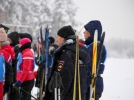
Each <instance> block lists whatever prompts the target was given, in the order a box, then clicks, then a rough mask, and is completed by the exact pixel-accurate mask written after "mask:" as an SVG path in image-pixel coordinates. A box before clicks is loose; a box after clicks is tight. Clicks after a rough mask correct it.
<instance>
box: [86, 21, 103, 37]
mask: <svg viewBox="0 0 134 100" xmlns="http://www.w3.org/2000/svg"><path fill="white" fill-rule="evenodd" d="M84 27H85V29H86V30H87V31H88V32H89V33H90V34H91V37H94V32H95V30H97V31H98V39H100V38H101V33H102V26H101V22H100V21H98V20H92V21H90V22H89V23H87V24H86V25H85V26H84Z"/></svg>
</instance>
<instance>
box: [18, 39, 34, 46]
mask: <svg viewBox="0 0 134 100" xmlns="http://www.w3.org/2000/svg"><path fill="white" fill-rule="evenodd" d="M27 43H31V40H30V39H29V38H22V39H21V40H20V44H21V45H25V44H27Z"/></svg>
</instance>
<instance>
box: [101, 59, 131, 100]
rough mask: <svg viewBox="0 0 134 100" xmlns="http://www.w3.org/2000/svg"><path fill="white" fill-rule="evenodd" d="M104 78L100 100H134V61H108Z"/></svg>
mask: <svg viewBox="0 0 134 100" xmlns="http://www.w3.org/2000/svg"><path fill="white" fill-rule="evenodd" d="M103 78H104V92H103V95H102V97H101V99H100V100H134V95H133V90H134V59H115V58H113V59H112V58H109V59H107V61H106V66H105V72H104V74H103Z"/></svg>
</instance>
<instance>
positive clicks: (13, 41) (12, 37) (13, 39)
mask: <svg viewBox="0 0 134 100" xmlns="http://www.w3.org/2000/svg"><path fill="white" fill-rule="evenodd" d="M8 41H9V42H10V46H11V47H12V50H13V51H14V52H15V58H14V59H12V68H13V83H15V82H16V66H17V56H18V53H19V52H20V50H19V48H18V46H17V44H18V43H19V34H18V32H11V33H9V34H8ZM15 95H16V90H15V89H14V88H13V86H12V85H11V86H10V91H9V100H15Z"/></svg>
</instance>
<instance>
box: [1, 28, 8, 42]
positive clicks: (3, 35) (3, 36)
mask: <svg viewBox="0 0 134 100" xmlns="http://www.w3.org/2000/svg"><path fill="white" fill-rule="evenodd" d="M6 40H7V34H6V32H5V30H4V28H0V41H6Z"/></svg>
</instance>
